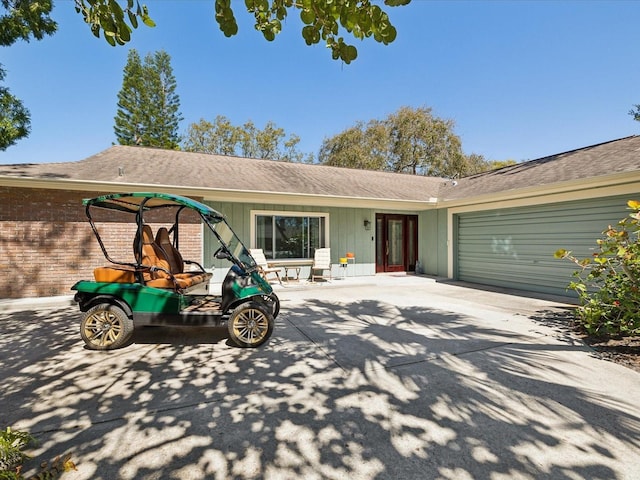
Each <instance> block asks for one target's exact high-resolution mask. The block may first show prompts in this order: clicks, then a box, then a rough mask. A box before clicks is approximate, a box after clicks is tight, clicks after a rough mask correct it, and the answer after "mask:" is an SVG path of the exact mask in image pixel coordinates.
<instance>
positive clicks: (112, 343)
mask: <svg viewBox="0 0 640 480" xmlns="http://www.w3.org/2000/svg"><path fill="white" fill-rule="evenodd" d="M132 335H133V320H131V319H130V318H129V317H128V316H127V314H126V313H125V312H124V311H123V310H122V309H121V308H120V307H117V306H115V305H111V304H110V303H101V304H99V305H95V306H93V307H91V308H90V309H89V310H88V311H87V312H86V313H85V314H84V316H83V317H82V321H81V322H80V336H81V337H82V340H84V343H85V344H86V345H87V347H88V348H90V349H91V350H113V349H115V348H120V347H122V346H124V345H125V344H126V343H127V342H128V341H129V340H130V339H131V336H132Z"/></svg>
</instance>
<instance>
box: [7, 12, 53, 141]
mask: <svg viewBox="0 0 640 480" xmlns="http://www.w3.org/2000/svg"><path fill="white" fill-rule="evenodd" d="M52 8H53V4H52V2H51V0H39V1H33V0H0V13H1V14H0V46H9V45H13V44H14V43H15V42H17V41H18V40H24V41H25V42H28V41H30V40H31V38H35V39H36V40H41V39H42V38H44V36H45V35H52V34H53V33H54V32H55V31H56V28H57V26H58V25H57V24H56V22H54V21H53V20H52V19H51V17H49V14H50V13H51V9H52ZM4 77H5V71H4V69H3V68H2V64H0V82H2V81H3V80H4ZM30 127H31V117H30V115H29V110H28V109H27V108H26V107H25V106H24V105H23V103H22V101H20V99H18V98H16V97H14V96H13V95H12V94H11V93H10V92H9V89H8V88H6V87H0V151H4V150H6V149H7V148H8V147H10V146H11V145H14V144H15V143H16V142H17V141H18V140H20V139H21V138H26V137H27V136H29V131H30Z"/></svg>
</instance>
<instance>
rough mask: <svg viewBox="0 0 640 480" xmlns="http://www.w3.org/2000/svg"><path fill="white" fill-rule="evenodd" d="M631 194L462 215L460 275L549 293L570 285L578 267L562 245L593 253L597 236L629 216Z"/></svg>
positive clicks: (576, 251) (564, 292) (563, 291)
mask: <svg viewBox="0 0 640 480" xmlns="http://www.w3.org/2000/svg"><path fill="white" fill-rule="evenodd" d="M629 199H630V198H629V197H627V196H624V197H621V196H617V197H606V198H601V199H594V200H583V201H572V202H563V203H554V204H548V205H540V206H532V207H519V208H510V209H497V210H488V211H482V212H471V213H463V214H459V215H457V218H456V230H457V242H456V255H455V257H456V265H455V267H456V278H458V279H460V280H464V281H468V282H474V283H481V284H486V285H494V286H500V287H508V288H516V289H523V290H530V291H536V292H543V293H553V294H560V295H571V294H572V292H568V291H567V290H566V287H567V284H568V283H569V282H570V281H571V280H572V273H573V272H574V271H575V270H576V269H577V266H576V265H574V264H572V263H571V262H569V261H568V260H557V259H555V258H554V257H553V254H554V252H555V251H556V250H558V249H560V248H564V249H566V250H571V251H572V252H574V254H576V255H577V256H579V257H583V256H591V254H592V253H593V252H594V249H595V248H596V247H597V245H596V239H597V238H599V237H600V236H601V234H602V231H603V230H605V229H606V228H607V226H608V225H610V224H615V223H617V222H618V221H619V220H620V219H622V218H624V217H625V216H626V215H628V210H627V209H626V203H627V200H629Z"/></svg>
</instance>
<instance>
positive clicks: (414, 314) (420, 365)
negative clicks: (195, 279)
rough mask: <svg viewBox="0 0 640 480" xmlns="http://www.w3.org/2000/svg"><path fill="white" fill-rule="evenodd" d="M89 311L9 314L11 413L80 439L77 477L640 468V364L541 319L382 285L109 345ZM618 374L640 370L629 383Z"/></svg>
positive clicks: (3, 358) (558, 472)
mask: <svg viewBox="0 0 640 480" xmlns="http://www.w3.org/2000/svg"><path fill="white" fill-rule="evenodd" d="M516 320H517V319H516ZM516 320H513V322H516ZM78 325H79V315H78V313H77V311H76V310H75V309H73V308H65V309H58V310H48V311H31V312H19V313H13V314H3V315H0V345H1V347H2V348H1V349H0V368H1V369H2V370H1V371H2V392H1V393H0V405H2V408H1V409H0V422H1V425H0V428H1V427H3V426H5V425H11V426H12V427H15V428H25V429H28V430H29V431H30V432H31V433H33V434H35V435H36V436H37V437H38V438H39V440H40V441H41V444H40V447H39V448H37V449H36V450H35V451H34V452H32V453H34V454H35V455H36V456H37V458H39V459H52V458H53V457H55V456H56V455H63V454H65V453H71V454H72V456H73V459H74V461H75V462H76V463H77V465H78V471H77V472H71V473H69V474H65V476H64V478H67V477H68V478H70V479H75V478H78V479H80V478H82V479H105V480H106V479H129V478H135V479H160V478H162V479H189V478H193V479H196V478H197V479H201V478H212V479H254V478H278V479H281V478H284V479H288V478H292V479H293V478H296V479H298V478H327V479H345V478H349V479H397V478H415V479H425V478H434V479H436V478H442V479H454V478H455V479H465V478H468V479H494V478H523V479H525V478H526V479H534V478H535V479H539V478H549V479H551V478H553V479H575V478H590V479H631V478H633V477H632V476H633V475H635V473H636V472H637V468H638V464H637V460H634V459H637V458H640V413H639V409H638V407H637V403H636V402H634V401H633V400H632V399H634V398H637V397H638V394H640V386H639V385H638V384H639V383H640V382H638V381H637V380H638V376H637V374H635V373H634V372H631V371H627V370H626V369H622V368H620V369H619V370H618V369H616V366H613V365H610V366H607V369H606V370H605V369H604V367H605V365H606V364H604V363H603V362H599V361H598V360H597V359H594V358H592V357H590V356H589V354H588V351H587V350H586V349H585V348H584V347H583V346H581V345H574V344H571V343H569V342H567V341H565V340H564V339H561V338H556V337H549V336H547V335H546V334H545V332H540V331H539V330H537V329H535V328H532V329H531V330H526V329H521V328H520V329H513V330H510V329H508V328H506V326H507V324H506V323H504V324H500V323H498V324H494V323H491V322H488V321H483V319H479V318H474V317H470V316H466V315H461V314H459V313H455V312H447V311H438V310H435V309H431V308H426V307H424V306H420V305H415V306H405V307H398V306H395V305H392V304H390V303H385V302H382V301H376V300H355V301H348V302H334V301H325V300H306V301H304V302H298V303H295V304H291V305H287V308H286V309H284V308H283V312H282V313H281V315H280V316H279V317H278V320H277V324H276V329H275V333H274V336H273V337H272V339H271V340H270V341H269V342H268V343H267V344H266V345H264V346H263V347H260V348H258V349H249V350H247V349H239V348H233V347H230V346H229V345H228V344H227V343H226V340H225V333H224V330H220V329H211V330H206V329H198V330H202V331H195V330H192V331H186V330H181V329H165V328H158V329H144V331H142V332H136V337H135V340H134V343H132V344H131V345H129V346H128V347H126V348H123V349H120V350H116V351H110V352H95V351H90V350H86V349H85V348H84V347H83V344H82V342H81V340H80V338H79V334H78ZM502 327H505V328H502ZM599 369H600V370H599ZM611 369H613V370H611ZM612 372H613V373H614V374H615V375H620V376H621V381H624V378H622V377H624V375H628V376H629V377H628V379H631V380H634V381H635V383H634V382H628V383H629V384H628V385H627V386H628V389H629V390H627V391H626V392H624V393H623V392H616V391H615V390H614V389H613V388H612V383H613V382H612V378H611V374H612ZM27 466H29V465H27Z"/></svg>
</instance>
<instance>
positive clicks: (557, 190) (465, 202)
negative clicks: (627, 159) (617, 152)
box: [438, 171, 640, 210]
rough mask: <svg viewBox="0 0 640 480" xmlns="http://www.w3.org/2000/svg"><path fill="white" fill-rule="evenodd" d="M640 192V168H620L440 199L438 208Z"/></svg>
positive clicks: (475, 206)
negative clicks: (480, 193) (620, 169)
mask: <svg viewBox="0 0 640 480" xmlns="http://www.w3.org/2000/svg"><path fill="white" fill-rule="evenodd" d="M638 193H640V171H634V172H620V173H614V174H609V175H601V176H598V177H591V178H587V179H579V180H570V181H567V182H559V183H552V184H548V185H537V186H531V187H526V188H520V189H513V190H505V191H501V192H493V193H486V194H482V195H475V196H466V197H463V198H457V199H453V200H446V199H440V200H439V201H438V208H449V209H456V210H457V209H460V208H465V207H466V208H465V210H466V209H468V208H472V209H489V208H492V207H493V206H494V205H495V204H498V203H499V204H501V206H506V204H509V205H511V206H514V205H515V204H520V205H525V204H529V203H551V202H556V201H565V200H570V199H575V200H579V199H584V198H593V197H596V196H613V195H625V194H636V195H637V194H638Z"/></svg>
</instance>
